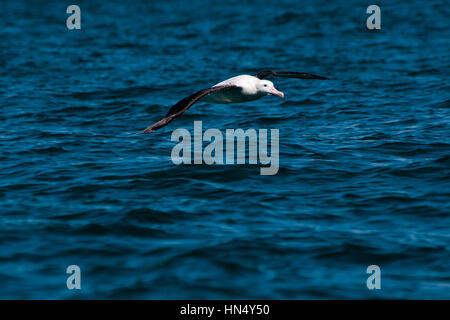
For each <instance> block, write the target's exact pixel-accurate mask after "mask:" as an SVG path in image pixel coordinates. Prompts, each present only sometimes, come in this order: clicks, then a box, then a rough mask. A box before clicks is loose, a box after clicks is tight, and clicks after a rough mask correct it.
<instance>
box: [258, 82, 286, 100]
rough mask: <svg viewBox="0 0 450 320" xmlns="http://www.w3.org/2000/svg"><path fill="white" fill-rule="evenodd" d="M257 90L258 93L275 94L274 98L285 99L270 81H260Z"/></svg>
mask: <svg viewBox="0 0 450 320" xmlns="http://www.w3.org/2000/svg"><path fill="white" fill-rule="evenodd" d="M256 89H257V90H258V92H261V93H264V94H273V95H274V96H278V97H280V98H284V93H283V92H281V91H278V90H277V89H275V87H274V86H273V83H272V82H271V81H269V80H259V81H258V83H257V85H256Z"/></svg>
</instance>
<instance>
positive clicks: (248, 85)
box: [202, 75, 284, 103]
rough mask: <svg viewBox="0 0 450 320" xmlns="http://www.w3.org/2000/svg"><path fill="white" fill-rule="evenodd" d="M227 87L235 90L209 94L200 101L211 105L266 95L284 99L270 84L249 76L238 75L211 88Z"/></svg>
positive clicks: (249, 99)
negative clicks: (230, 86)
mask: <svg viewBox="0 0 450 320" xmlns="http://www.w3.org/2000/svg"><path fill="white" fill-rule="evenodd" d="M229 85H233V86H236V88H232V89H230V90H223V91H217V92H214V93H211V94H209V95H207V96H206V97H204V98H203V99H202V100H204V101H207V102H212V103H233V102H246V101H252V100H257V99H259V98H261V97H264V96H266V95H268V94H274V95H277V96H280V97H284V94H283V93H282V92H280V91H278V90H276V89H275V88H274V86H273V83H272V82H270V81H268V80H261V79H258V78H257V77H254V76H250V75H240V76H237V77H233V78H230V79H227V80H224V81H222V82H219V83H218V84H216V85H214V86H213V88H214V87H220V86H229Z"/></svg>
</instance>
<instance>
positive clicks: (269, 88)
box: [141, 70, 329, 133]
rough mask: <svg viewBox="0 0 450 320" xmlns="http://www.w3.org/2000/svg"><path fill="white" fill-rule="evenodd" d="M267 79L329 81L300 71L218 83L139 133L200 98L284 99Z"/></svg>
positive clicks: (166, 120)
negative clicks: (272, 97)
mask: <svg viewBox="0 0 450 320" xmlns="http://www.w3.org/2000/svg"><path fill="white" fill-rule="evenodd" d="M269 76H276V77H285V78H298V79H319V80H329V79H328V78H325V77H322V76H317V75H314V74H310V73H304V72H290V71H271V70H268V71H262V72H259V73H257V74H255V75H253V76H250V75H241V76H237V77H233V78H230V79H227V80H225V81H222V82H220V83H218V84H216V85H215V86H213V87H211V88H207V89H203V90H200V91H197V92H195V93H194V94H192V95H190V96H188V97H186V98H184V99H183V100H180V101H178V102H177V104H175V105H174V106H172V108H170V110H169V112H168V113H167V115H166V116H165V117H164V118H162V119H161V120H159V121H158V122H156V123H154V124H152V125H151V126H149V127H148V128H146V129H145V130H143V131H141V133H148V132H153V131H156V130H158V129H160V128H162V127H164V126H166V125H167V124H168V123H170V122H172V121H173V120H174V119H175V118H178V117H179V116H181V115H182V114H183V113H185V112H186V111H187V110H188V109H189V108H190V107H191V106H192V105H193V104H194V103H196V102H197V101H199V100H200V99H202V98H204V99H202V100H203V101H207V102H212V103H233V102H246V101H252V100H257V99H259V98H261V97H263V96H266V95H269V94H272V95H275V96H278V97H280V98H284V93H283V92H281V91H278V90H277V89H275V87H274V85H273V83H272V82H271V81H269V80H263V79H264V78H267V77H269Z"/></svg>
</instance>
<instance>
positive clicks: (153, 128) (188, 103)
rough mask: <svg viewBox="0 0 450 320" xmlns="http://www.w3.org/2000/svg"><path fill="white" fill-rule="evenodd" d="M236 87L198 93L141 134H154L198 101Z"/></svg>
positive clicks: (187, 98)
mask: <svg viewBox="0 0 450 320" xmlns="http://www.w3.org/2000/svg"><path fill="white" fill-rule="evenodd" d="M235 87H236V86H235V85H225V86H217V87H212V88H208V89H203V90H200V91H197V92H196V93H194V94H191V95H190V96H188V97H186V98H184V99H183V100H180V101H178V102H177V103H176V104H175V105H174V106H172V108H170V110H169V112H168V113H167V115H166V116H165V117H164V118H162V119H161V120H159V121H158V122H156V123H154V124H152V125H151V126H149V127H147V128H146V129H145V130H143V131H141V133H147V132H153V131H156V130H158V129H159V128H162V127H164V126H166V125H167V124H168V123H170V122H172V121H173V120H174V119H175V118H178V117H179V116H181V115H182V114H183V113H185V112H186V111H187V110H188V109H189V108H190V107H191V106H192V105H193V104H194V103H196V102H197V101H198V100H200V99H201V98H203V97H204V96H206V95H208V94H210V93H212V92H216V91H221V90H228V89H230V88H235Z"/></svg>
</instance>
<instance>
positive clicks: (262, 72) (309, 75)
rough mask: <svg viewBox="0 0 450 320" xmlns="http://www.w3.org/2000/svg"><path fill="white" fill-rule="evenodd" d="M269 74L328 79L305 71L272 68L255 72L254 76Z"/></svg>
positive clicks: (268, 75)
mask: <svg viewBox="0 0 450 320" xmlns="http://www.w3.org/2000/svg"><path fill="white" fill-rule="evenodd" d="M270 76H276V77H284V78H298V79H319V80H329V79H328V78H325V77H322V76H318V75H315V74H311V73H305V72H294V71H273V70H266V71H261V72H258V73H257V74H255V77H257V78H259V79H264V78H267V77H270Z"/></svg>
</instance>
